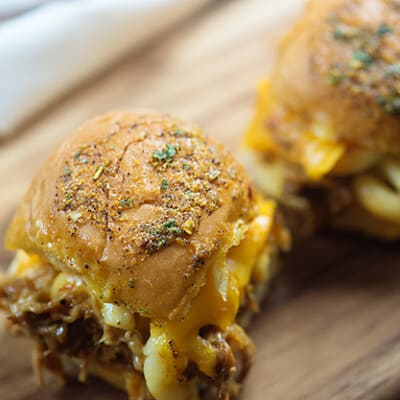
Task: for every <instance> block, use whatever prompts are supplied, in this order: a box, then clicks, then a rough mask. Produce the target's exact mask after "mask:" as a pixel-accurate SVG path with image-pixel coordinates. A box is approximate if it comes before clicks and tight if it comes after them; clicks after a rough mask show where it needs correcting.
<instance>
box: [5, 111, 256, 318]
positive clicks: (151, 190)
mask: <svg viewBox="0 0 400 400" xmlns="http://www.w3.org/2000/svg"><path fill="white" fill-rule="evenodd" d="M167 145H168V146H169V147H167ZM254 207H255V200H254V197H253V190H252V187H251V183H250V181H249V179H248V177H247V176H246V174H245V173H244V171H243V169H242V167H241V166H239V165H238V163H237V162H236V161H235V160H234V159H233V157H232V156H231V155H230V153H229V152H227V151H226V150H225V149H224V148H223V147H222V146H221V145H220V144H218V143H217V142H216V141H214V140H213V139H211V138H208V137H205V136H204V135H203V134H202V133H201V131H200V130H199V129H198V128H197V127H196V126H193V125H192V124H190V123H187V122H184V121H180V120H178V119H175V118H173V117H171V116H169V115H165V114H159V113H156V112H144V111H141V112H111V113H109V114H106V115H104V116H101V117H98V118H95V119H93V120H91V121H89V122H87V123H85V124H84V125H83V126H81V127H80V128H79V129H78V130H77V131H76V132H74V133H73V134H71V135H70V136H68V137H67V138H66V139H65V141H64V142H63V143H62V144H61V145H60V146H59V147H58V148H57V149H56V151H55V152H54V154H53V155H52V156H51V157H50V158H49V159H48V161H47V162H46V163H45V164H44V165H43V167H42V168H41V170H40V171H39V173H38V175H37V176H36V178H35V179H34V181H33V183H32V185H31V187H30V189H29V191H28V193H27V194H26V196H25V198H24V200H23V202H22V204H21V205H20V207H19V209H18V211H17V213H16V215H15V217H14V219H13V221H12V223H11V226H10V228H9V231H8V235H7V241H6V242H7V246H8V248H10V249H18V248H22V249H24V250H26V251H28V252H31V253H37V254H39V255H41V256H42V257H43V258H45V259H47V260H49V261H50V262H51V263H52V264H53V265H55V266H56V267H57V268H60V269H65V270H69V271H73V272H74V273H76V274H78V275H79V276H81V277H82V278H83V279H84V281H85V282H86V283H87V285H88V286H89V289H90V290H91V291H94V292H95V293H96V294H97V296H98V297H99V298H100V299H101V300H102V301H105V302H116V303H117V304H120V303H123V304H127V305H128V306H129V307H130V309H131V310H132V311H137V312H140V313H141V314H142V315H148V316H150V317H152V318H155V319H160V320H162V319H166V318H173V317H178V316H181V315H183V314H184V313H185V311H186V308H187V306H188V304H189V302H190V300H191V299H192V298H193V297H194V296H195V295H196V294H197V293H198V291H199V289H200V287H201V286H202V285H203V284H204V279H205V272H206V269H207V267H208V264H209V263H208V260H210V258H211V257H212V256H213V255H214V254H215V252H216V251H217V250H218V249H219V248H221V247H223V246H226V245H229V242H230V238H231V232H232V228H233V224H234V222H235V221H237V220H238V219H239V218H242V219H243V220H244V221H245V222H246V221H248V220H249V219H251V218H252V215H253V213H254Z"/></svg>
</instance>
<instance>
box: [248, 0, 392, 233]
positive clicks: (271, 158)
mask: <svg viewBox="0 0 400 400" xmlns="http://www.w3.org/2000/svg"><path fill="white" fill-rule="evenodd" d="M399 4H400V3H399V2H398V1H395V0H324V1H321V0H311V1H309V2H308V4H307V8H306V11H305V13H304V15H303V16H302V17H301V19H300V20H299V21H298V23H297V24H296V25H295V27H294V28H293V29H292V30H291V31H290V32H289V34H288V35H287V36H286V37H285V39H284V40H283V42H282V44H281V47H280V51H279V56H278V62H277V64H276V65H275V67H274V70H273V72H272V76H271V78H270V79H269V80H268V81H266V82H263V83H262V84H261V85H260V93H259V100H258V106H257V111H256V115H255V118H254V121H253V124H252V125H251V127H250V129H249V131H248V134H247V136H246V147H247V149H249V150H250V152H251V155H250V156H249V157H247V162H248V164H249V166H250V168H252V169H253V172H254V175H255V177H256V181H257V182H258V183H259V185H260V187H263V188H264V189H265V191H266V192H268V193H269V194H270V195H274V196H276V197H277V198H278V199H279V200H280V201H281V204H283V206H284V207H285V208H286V210H289V211H291V215H292V216H293V215H294V214H296V215H297V216H298V217H299V218H300V219H301V218H303V220H305V221H306V222H307V221H308V222H311V221H312V220H313V219H314V220H315V222H316V223H320V222H321V220H323V222H328V223H331V224H333V225H336V226H340V227H345V228H350V229H356V230H359V231H362V232H366V233H369V234H373V235H377V236H380V237H384V238H399V237H400V6H399ZM295 210H297V213H294V212H293V211H295ZM293 220H294V219H292V221H293ZM302 226H303V227H304V226H305V224H302Z"/></svg>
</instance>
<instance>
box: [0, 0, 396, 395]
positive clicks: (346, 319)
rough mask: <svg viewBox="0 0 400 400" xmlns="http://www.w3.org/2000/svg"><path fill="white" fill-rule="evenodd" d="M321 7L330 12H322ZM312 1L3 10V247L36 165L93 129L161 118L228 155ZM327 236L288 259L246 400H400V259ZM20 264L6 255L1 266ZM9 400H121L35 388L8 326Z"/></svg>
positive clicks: (136, 2) (23, 347)
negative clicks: (107, 116)
mask: <svg viewBox="0 0 400 400" xmlns="http://www.w3.org/2000/svg"><path fill="white" fill-rule="evenodd" d="M321 1H322V0H321ZM304 3H305V0H279V1H276V0H81V1H79V0H69V1H68V0H65V1H46V0H2V1H1V2H0V188H1V189H0V240H1V241H3V238H4V233H5V230H6V227H7V224H8V222H9V220H10V218H11V215H12V213H13V210H14V209H15V207H16V205H17V204H18V202H19V200H20V198H21V197H22V195H23V193H24V192H25V190H26V189H27V186H28V185H29V182H30V180H31V179H32V177H33V175H34V174H35V172H36V170H37V169H38V167H39V165H40V164H41V163H42V162H43V161H44V159H45V158H46V157H47V156H48V155H49V154H50V152H51V151H52V150H53V149H54V147H55V146H56V145H57V143H58V142H60V141H61V140H62V138H63V137H64V136H65V135H66V134H68V133H69V132H70V131H72V130H73V129H74V128H75V127H77V126H78V125H79V124H81V123H82V122H83V121H85V120H86V119H88V118H91V117H93V116H95V115H98V114H101V113H103V112H106V111H108V110H110V109H131V108H137V107H142V108H143V107H144V108H154V109H158V110H161V111H165V112H170V113H172V114H175V115H177V116H179V117H181V118H187V119H190V120H193V121H195V122H197V123H198V124H200V125H201V126H202V127H203V128H204V129H205V131H207V132H209V133H211V134H213V135H215V136H217V137H218V138H219V139H220V140H221V141H223V142H224V143H225V144H226V145H227V146H229V147H230V148H231V149H232V150H233V151H236V149H237V146H238V144H239V142H240V137H241V135H242V134H243V132H244V131H245V129H246V125H247V124H248V122H249V120H250V117H251V112H252V108H253V106H254V100H255V88H256V85H257V82H258V81H259V80H260V79H261V78H263V77H265V76H266V75H267V74H268V71H269V70H270V68H271V66H272V64H273V60H274V57H275V53H276V47H277V43H278V41H279V38H280V37H281V36H282V35H283V33H284V32H285V31H286V30H287V29H288V28H289V27H290V25H291V24H293V22H294V21H295V19H296V18H297V16H298V15H299V14H300V12H301V10H302V8H303V7H304ZM395 247H396V246H394V245H388V244H386V245H383V244H377V243H374V242H372V241H366V240H364V239H362V238H358V237H352V236H350V235H340V236H337V235H335V234H332V233H326V234H322V235H321V237H318V238H314V239H313V240H311V241H309V243H305V244H302V245H301V246H300V247H299V248H296V249H295V250H294V253H293V254H291V255H290V256H288V257H285V260H284V264H285V267H286V268H285V269H284V270H283V273H282V274H281V276H280V278H279V279H278V280H277V282H276V283H275V284H274V287H273V288H272V290H271V295H270V296H269V299H268V300H267V302H266V305H265V310H264V312H263V313H262V314H261V315H260V316H259V317H258V318H257V319H256V321H255V324H254V326H253V327H252V329H251V333H252V335H253V337H254V338H255V342H256V345H257V346H258V352H257V363H256V365H255V367H254V368H253V370H252V372H251V374H250V377H249V380H248V382H247V384H246V386H245V390H244V393H243V394H242V399H246V400H264V399H266V398H268V399H269V400H280V399H285V400H292V399H293V400H295V399H363V400H365V399H399V398H400V390H399V388H400V380H399V377H400V335H399V323H398V321H400V318H399V317H400V315H398V314H399V313H400V311H399V310H400V291H399V290H398V288H399V287H400V254H398V253H399V252H398V251H397V250H396V248H395ZM10 258H11V254H9V253H8V252H6V251H5V250H0V268H2V269H3V270H4V269H5V268H6V266H7V264H8V263H9V261H10ZM0 338H1V344H0V399H2V400H22V399H28V398H29V399H30V400H31V399H39V398H40V399H42V400H45V399H70V398H71V397H74V398H75V399H76V400H80V399H87V398H95V399H100V400H101V399H109V398H113V399H119V398H120V399H124V395H123V394H119V393H118V392H116V391H114V390H113V389H111V388H109V387H107V386H105V385H104V384H101V383H99V382H97V383H96V384H93V385H89V386H82V385H80V384H77V383H75V384H73V385H71V386H68V387H65V388H62V387H60V386H59V385H58V383H57V382H54V381H51V383H50V384H49V385H48V386H46V387H43V388H37V387H36V386H34V385H31V384H30V382H31V381H32V377H31V369H30V353H29V351H30V345H29V344H28V343H27V342H26V341H25V340H23V339H19V338H11V337H10V336H8V335H7V334H6V333H5V332H4V327H3V325H2V323H1V320H0Z"/></svg>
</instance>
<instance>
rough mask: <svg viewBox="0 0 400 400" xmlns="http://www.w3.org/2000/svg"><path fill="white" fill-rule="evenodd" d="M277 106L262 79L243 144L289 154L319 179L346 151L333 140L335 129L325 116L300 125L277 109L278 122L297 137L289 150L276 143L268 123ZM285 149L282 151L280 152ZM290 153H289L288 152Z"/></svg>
mask: <svg viewBox="0 0 400 400" xmlns="http://www.w3.org/2000/svg"><path fill="white" fill-rule="evenodd" d="M275 106H276V104H275V102H274V99H273V96H272V95H271V91H270V90H269V83H268V81H263V82H261V84H260V85H259V88H258V100H257V105H256V111H255V115H254V118H253V121H252V123H251V124H250V127H249V129H248V132H247V134H246V136H245V145H246V147H249V148H251V149H253V150H256V151H258V152H262V153H268V154H276V155H280V156H282V155H283V156H284V157H288V158H289V159H291V161H295V162H296V163H299V164H300V165H301V166H302V167H303V170H304V171H305V173H306V174H307V176H308V177H309V178H310V179H313V180H318V179H320V178H322V177H323V176H324V175H325V174H327V173H328V172H330V171H331V170H332V169H334V167H335V165H336V164H337V162H338V161H339V160H340V159H341V157H342V156H343V155H344V153H345V147H344V145H343V144H341V143H339V142H338V141H336V140H335V137H334V132H333V129H332V127H331V126H330V124H329V122H328V121H327V119H326V118H325V117H324V116H322V115H318V116H317V118H315V121H313V122H312V123H311V124H309V125H308V126H306V125H305V126H304V128H299V126H298V124H296V123H293V121H295V116H294V115H292V114H291V113H290V112H288V111H286V110H285V111H283V110H279V111H278V114H279V119H280V123H281V124H282V125H283V126H284V130H286V131H287V130H290V131H291V135H293V134H295V137H296V140H295V142H293V143H292V144H291V145H292V146H293V147H292V149H291V151H289V152H287V154H286V150H285V149H282V148H280V147H279V144H278V143H277V142H276V141H275V140H273V139H272V136H271V134H270V130H269V127H268V123H267V120H268V117H269V116H271V115H273V111H274V107H275ZM283 153H285V154H283ZM289 153H292V154H289Z"/></svg>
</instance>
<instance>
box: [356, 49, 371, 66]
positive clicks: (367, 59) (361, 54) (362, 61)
mask: <svg viewBox="0 0 400 400" xmlns="http://www.w3.org/2000/svg"><path fill="white" fill-rule="evenodd" d="M372 61H373V59H372V57H371V56H370V55H369V54H368V53H366V52H365V51H362V50H356V51H355V52H354V53H353V57H352V66H355V67H357V66H369V65H370V64H372Z"/></svg>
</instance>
